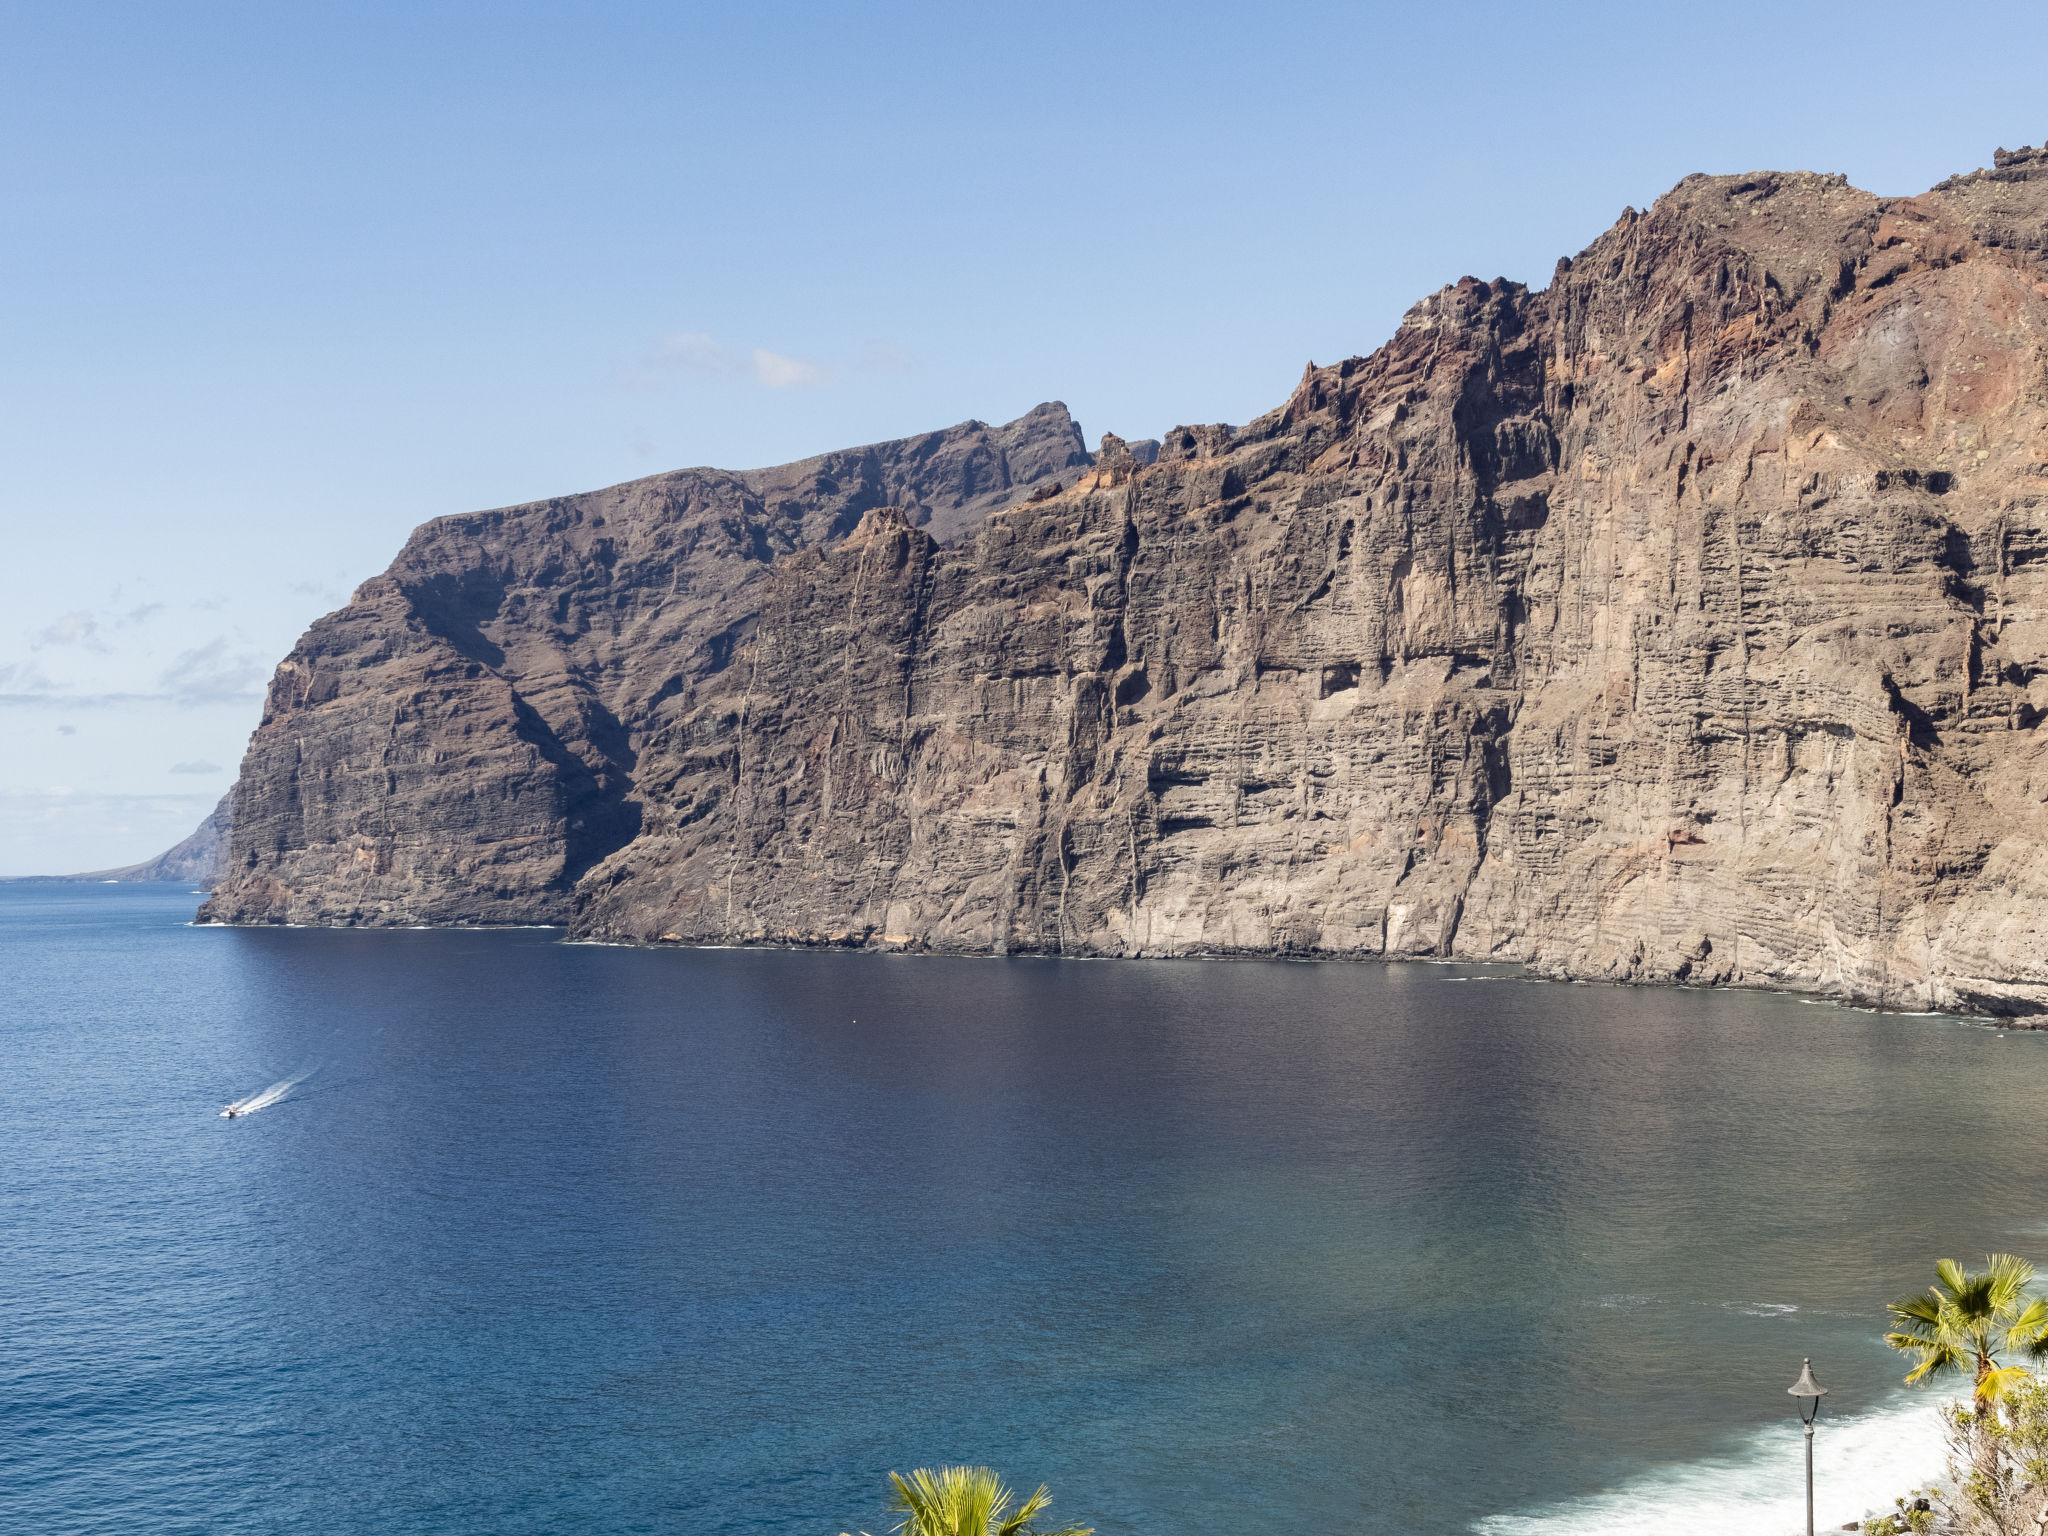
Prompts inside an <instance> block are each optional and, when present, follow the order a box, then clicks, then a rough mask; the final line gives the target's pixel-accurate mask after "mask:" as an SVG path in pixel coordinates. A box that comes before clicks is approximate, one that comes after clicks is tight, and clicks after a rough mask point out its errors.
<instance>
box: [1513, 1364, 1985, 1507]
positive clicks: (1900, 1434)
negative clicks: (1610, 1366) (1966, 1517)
mask: <svg viewBox="0 0 2048 1536" xmlns="http://www.w3.org/2000/svg"><path fill="white" fill-rule="evenodd" d="M1805 1456H1806V1452H1805V1448H1804V1445H1803V1442H1802V1437H1801V1435H1800V1433H1799V1423H1798V1421H1797V1419H1795V1418H1794V1417H1793V1416H1792V1415H1791V1414H1790V1413H1789V1412H1788V1413H1787V1414H1786V1416H1785V1423H1784V1425H1783V1426H1781V1427H1774V1428H1771V1429H1768V1430H1758V1431H1757V1432H1756V1433H1755V1434H1753V1435H1751V1436H1750V1437H1749V1439H1748V1441H1747V1442H1746V1443H1745V1444H1743V1445H1742V1446H1741V1447H1740V1448H1738V1449H1737V1450H1735V1451H1733V1452H1731V1453H1729V1454H1727V1455H1725V1456H1718V1457H1712V1458H1709V1459H1707V1460H1704V1461H1694V1462H1686V1463H1683V1464H1681V1465H1678V1466H1671V1467H1660V1468H1658V1469H1656V1470H1655V1471H1651V1472H1646V1473H1644V1474H1642V1475H1641V1476H1639V1477H1636V1478H1633V1479H1631V1480H1630V1481H1629V1482H1627V1483H1625V1484H1623V1485H1622V1486H1621V1487H1619V1488H1615V1489H1613V1490H1611V1491H1609V1492H1606V1493H1600V1494H1594V1495H1592V1496H1590V1497H1587V1498H1583V1499H1573V1500H1570V1501H1568V1502H1566V1503H1563V1504H1557V1505H1552V1506H1550V1507H1548V1508H1544V1509H1537V1510H1532V1511H1528V1512H1524V1513H1520V1514H1508V1515H1489V1516H1487V1517H1486V1518H1485V1519H1483V1520H1480V1521H1478V1522H1477V1523H1475V1524H1474V1525H1473V1527H1472V1529H1473V1530H1474V1531H1475V1532H1476V1533H1478V1536H1624V1533H1626V1536H1642V1533H1644V1532H1655V1533H1656V1536H1733V1533H1736V1532H1740V1533H1742V1536H1796V1533H1798V1532H1802V1531H1804V1530H1805V1529H1806V1462H1805ZM1946 1458H1947V1451H1946V1447H1945V1443H1944V1438H1943V1433H1942V1424H1941V1405H1940V1399H1938V1398H1936V1397H1935V1396H1933V1395H1932V1394H1916V1395H1913V1396H1903V1395H1902V1396H1900V1397H1899V1398H1897V1399H1896V1400H1894V1401H1893V1402H1892V1403H1890V1404H1888V1405H1887V1406H1885V1407H1884V1408H1881V1409H1879V1410H1878V1411H1877V1412H1875V1413H1869V1414H1864V1415H1861V1416H1859V1417H1857V1418H1853V1419H1845V1420H1842V1421H1840V1422H1838V1423H1832V1424H1831V1423H1829V1422H1828V1421H1827V1420H1826V1419H1825V1418H1823V1419H1822V1420H1821V1423H1820V1428H1819V1431H1818V1433H1817V1434H1816V1435H1815V1438H1814V1442H1813V1482H1814V1525H1815V1528H1816V1529H1819V1530H1839V1529H1841V1527H1842V1525H1843V1523H1844V1522H1845V1521H1849V1520H1857V1521H1861V1520H1862V1519H1864V1518H1865V1517H1866V1516H1869V1515H1872V1514H1876V1513H1879V1512H1881V1511H1888V1510H1890V1509H1891V1507H1892V1500H1894V1499H1896V1498H1898V1497H1899V1496H1900V1495H1901V1494H1910V1493H1913V1492H1914V1491H1916V1490H1918V1489H1921V1488H1924V1487H1926V1486H1928V1485H1929V1484H1931V1483H1933V1482H1935V1481H1937V1480H1938V1479H1939V1478H1940V1477H1941V1474H1942V1469H1943V1465H1944V1463H1945V1461H1946Z"/></svg>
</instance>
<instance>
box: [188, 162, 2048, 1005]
mask: <svg viewBox="0 0 2048 1536" xmlns="http://www.w3.org/2000/svg"><path fill="white" fill-rule="evenodd" d="M2044 708H2048V154H2044V153H2042V152H2036V151H2021V152H2019V153H2016V154H2006V153H2004V152H2001V153H2000V155H1999V156H1998V158H1997V161H1996V163H1995V165H1994V167H1993V168H1992V169H1991V170H1988V171H1980V172H1977V173H1975V174H1972V175H1968V176H1961V177H1957V178H1954V179H1952V180H1950V181H1947V182H1944V183H1943V184H1942V185H1940V186H1938V187H1936V188H1934V189H1933V190H1932V191H1930V192H1927V193H1925V194H1923V195H1921V196H1918V197H1912V198H1893V199H1887V198H1878V197H1874V196H1871V195H1870V194H1867V193H1864V192H1861V191H1858V190H1857V189H1855V188H1853V187H1851V186H1849V185H1847V183H1846V182H1844V181H1843V180H1842V179H1841V178H1839V177H1829V176H1817V175H1807V174H1759V175H1749V176H1739V177H1693V178H1690V179H1689V180H1687V181H1685V182H1683V183H1681V184H1680V185H1679V186H1678V187H1676V188H1675V189H1674V190H1673V191H1671V192H1670V193H1669V194H1667V195H1666V196H1665V197H1664V198H1662V199H1660V200H1659V201H1658V203H1657V204H1656V205H1655V206H1654V207H1653V208H1651V209H1650V210H1649V211H1648V212H1646V213H1637V212H1635V211H1633V210H1631V211H1628V212H1626V213H1625V214H1624V215H1623V217H1622V218H1621V220H1620V222H1619V223H1617V224H1616V225H1615V227H1614V228H1612V229H1611V230H1609V231H1608V232H1607V233H1605V234H1604V235H1602V236H1601V237H1600V238H1599V239H1598V240H1596V241H1595V242H1594V243H1593V244H1592V245H1591V246H1590V247H1589V248H1588V249H1587V250H1586V251H1585V252H1583V253H1582V254H1581V255H1579V256H1578V257H1576V258H1574V259H1572V260H1570V261H1566V262H1561V263H1559V265H1558V269H1557V272H1556V275H1555V277H1554V278H1553V280H1552V282H1551V284H1550V286H1549V287H1548V288H1547V289H1544V290H1542V291H1540V292H1534V291H1531V290H1529V289H1527V288H1524V287H1522V286H1521V285H1519V284H1515V283H1511V282H1506V281H1496V282H1490V283H1489V282H1480V281H1476V280H1473V279H1469V278H1468V279H1465V280H1464V281H1461V282H1459V283H1457V284H1455V285H1453V286H1451V287H1449V288H1446V289H1444V290H1443V291H1442V292H1440V293H1437V294H1435V295H1433V296H1432V297H1430V298H1429V299H1427V300H1425V301H1424V302H1423V303H1421V304H1419V305H1417V306H1416V308H1415V309H1414V310H1413V311H1411V312H1410V314H1409V315H1408V317H1407V318H1406V320H1405V321H1404V322H1403V324H1402V326H1401V328H1400V330H1399V332H1398V333H1397V334H1396V335H1395V336H1394V338H1393V339H1392V340H1391V341H1389V342H1388V343H1387V344H1386V345H1385V346H1384V347H1382V348H1381V349H1380V350H1379V351H1378V352H1376V353H1374V354H1373V355H1372V356H1370V357H1366V358H1353V359H1350V360H1348V361H1346V362H1343V363H1339V364H1336V365H1334V366H1329V367H1314V366H1311V367H1310V368H1309V369H1308V370H1307V372H1306V373H1305V374H1304V375H1303V377H1302V379H1301V382H1300V384H1299V385H1298V386H1297V387H1296V389H1295V391H1294V393H1293V395H1292V397H1291V398H1290V399H1288V401H1287V402H1286V403H1285V404H1284V405H1282V406H1281V407H1280V408H1279V409H1278V410H1275V411H1274V412H1272V413H1271V414H1269V415H1267V416H1265V417H1262V418H1261V419H1259V420H1257V421H1255V422H1253V423H1251V424H1250V425H1249V426H1246V427H1242V428H1230V427H1221V426H1209V427H1192V428H1181V429H1176V430H1175V431H1173V432H1171V433H1169V434H1167V436H1166V437H1165V438H1164V439H1163V440H1162V441H1161V442H1160V443H1159V444H1157V445H1156V446H1155V445H1151V444H1147V445H1144V446H1143V448H1142V449H1135V448H1133V447H1132V446H1130V445H1126V444H1123V443H1121V442H1119V441H1118V440H1116V439H1115V438H1105V439H1104V440H1103V445H1102V448H1101V451H1100V452H1099V453H1098V454H1096V455H1094V456H1092V457H1091V456H1090V455H1088V454H1086V453H1085V452H1084V451H1083V450H1082V446H1081V443H1080V439H1079V434H1078V432H1077V430H1076V429H1075V428H1074V426H1073V423H1072V422H1071V421H1070V420H1069V419H1068V417H1067V415H1066V412H1065V411H1064V409H1062V408H1060V407H1057V406H1045V407H1041V408H1040V409H1039V410H1037V411H1035V412H1033V413H1032V414H1031V415H1030V416H1027V417H1025V418H1024V419H1023V420H1021V421H1019V422H1015V423H1012V424H1010V425H1009V426H1007V427H1003V428H999V429H991V428H987V427H984V426H981V425H979V424H969V425H967V426H963V427H959V428H955V429H953V430H951V431H949V432H941V433H935V434H931V435H930V436H927V437H924V438H918V439H912V440H909V441H906V442H902V443H893V444H887V445H882V446H879V447H874V448H867V449H860V450H855V451H852V452H849V453H844V454H836V455H829V456H827V457H825V458H822V459H815V460H809V461H806V462H805V463H803V464H799V465H792V466H789V467H787V468H784V469H778V470H770V471H762V472H756V473H751V474H724V473H720V472H714V471H686V472H683V473H680V474H675V475H665V476H659V477H656V478H655V479H652V480H644V481H638V482H635V483H633V484H630V485H625V486H620V487H615V488H613V489H611V490H608V491H601V492H596V493H593V494H590V495H586V496H577V497H569V498H564V499H561V500H557V501H550V502H545V503H537V504H534V505H531V506H526V507H517V508H512V509H508V510H505V511H499V512H489V513H481V514H475V515H471V516H467V517H459V518H450V519H444V520H442V521H440V522H437V523H433V524H430V525H428V526H427V527H426V528H423V529H422V530H421V531H420V532H419V533H418V534H417V535H415V536H414V538H413V539H412V541H411V542H410V543H409V544H408V545H407V547H406V548H405V550H404V551H403V552H402V553H401V554H400V556H399V558H398V560H397V561H396V563H394V565H393V566H392V568H391V569H390V571H388V572H387V573H386V574H384V575H383V576H381V577H378V578H376V579H375V580H373V581H371V582H369V583H367V584H366V585H365V586H364V587H363V588H361V589H360V590H359V591H358V592H357V594H356V596H355V598H354V600H353V601H352V602H351V603H350V605H349V606H348V607H346V608H344V609H343V610H341V611H340V612H338V613H336V614H333V615H331V616H329V617H328V618H326V619H323V620H322V621H320V623H318V624H316V625H315V626H314V627H313V629H312V630H311V631H309V632H308V634H307V635H306V637H305V639H304V640H303V641H302V642H301V643H300V645H299V647H298V649H297V650H295V651H294V652H293V653H292V655H291V656H290V657H288V658H287V659H286V661H285V662H284V664H283V665H282V666H281V667H280V669H279V671H278V674H277V678H276V680H275V681H274V682H273V684H272V685H271V690H270V695H269V700H268V703H267V706H266V709H265V713H264V718H263V722H262V725H261V726H260V728H259V729H258V730H257V732H256V734H255V736H254V738H253V740H252V742H251V744H250V748H249V753H248V756H247V758H246V760H245V762H244V764H243V771H242V778H241V783H240V787H239V796H240V799H239V807H238V811H237V815H236V821H235V827H234V833H233V838H232V846H231V849H230V852H229V856H228V859H227V868H226V871H225V873H224V877H223V881H222V883H221V885H220V887H219V888H218V890H217V891H216V894H215V896H214V898H213V900H212V901H211V902H209V903H208V905H207V907H206V909H205V915H206V916H207V917H209V918H212V919H216V920H233V921H281V920H292V921H301V922H329V923H395V922H405V923H413V922H510V921H522V922H537V921H547V922H563V923H567V924H568V925H570V927H571V928H572V929H573V930H574V931H575V932H577V933H579V934H583V935H588V936H593V937H605V938H612V939H629V940H641V941H651V942H664V941H665V942H693V941H703V940H717V941H722V942H723V941H760V942H795V943H821V942H823V943H846V944H867V945H881V946H892V947H908V948H928V949H948V950H967V951H981V952H987V951H997V952H1001V951H1006V950H1031V951H1050V952H1060V953H1067V954H1108V955H1162V954H1184V953H1198V952H1230V951H1234V952H1260V953H1271V952H1284V953H1291V954H1340V955H1380V954H1393V955H1452V956H1461V957H1469V958H1472V959H1487V960H1515V961H1522V962H1526V963H1530V964H1533V965H1535V966H1537V967H1539V968H1542V969H1544V970H1547V971H1551V972H1556V973H1560V974H1570V975H1579V976H1590V977H1612V978H1626V979H1641V980H1674V981H1686V982H1695V983H1744V984H1752V985H1780V986H1794V987H1802V988H1813V989H1819V990H1824V991H1830V992H1834V993H1837V994H1840V995H1844V996H1849V997H1853V998H1857V999H1863V1000H1869V1001H1874V1002H1878V1003H1883V1004H1888V1005H1910V1006H1928V1005H1932V1006H1938V1007H1948V1008H1963V1009H1984V1010H1990V1011H1995V1012H2010V1013H2027V1012H2034V1011H2039V1010H2043V1009H2048V942H2044V941H2048V907H2044V901H2048V751H2044V741H2048V735H2044V733H2043V732H2041V731H2040V730H2039V729H2038V726H2039V723H2040V720H2041V717H2042V713H2043V710H2044Z"/></svg>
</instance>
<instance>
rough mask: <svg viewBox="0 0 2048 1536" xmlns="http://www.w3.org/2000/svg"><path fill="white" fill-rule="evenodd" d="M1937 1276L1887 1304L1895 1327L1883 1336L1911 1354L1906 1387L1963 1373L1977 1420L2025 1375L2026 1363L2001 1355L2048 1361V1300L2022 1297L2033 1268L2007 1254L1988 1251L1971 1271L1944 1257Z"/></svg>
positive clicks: (1938, 1264)
mask: <svg viewBox="0 0 2048 1536" xmlns="http://www.w3.org/2000/svg"><path fill="white" fill-rule="evenodd" d="M1934 1273H1935V1277H1936V1278H1935V1283H1934V1284H1933V1285H1930V1286H1929V1287H1928V1288H1927V1289H1926V1290H1925V1291H1923V1292H1921V1293H1920V1294H1919V1295H1917V1296H1908V1297H1907V1298H1906V1299H1905V1300H1903V1301H1895V1302H1893V1303H1892V1304H1891V1306H1890V1307H1889V1308H1887V1309H1886V1310H1888V1311H1889V1312H1890V1313H1891V1315H1892V1321H1893V1323H1894V1324H1896V1325H1897V1326H1896V1329H1895V1331H1894V1332H1891V1333H1888V1334H1886V1335H1885V1336H1884V1341H1885V1343H1887V1344H1889V1345H1891V1347H1892V1348H1893V1349H1896V1350H1897V1351H1899V1353H1900V1354H1902V1355H1910V1356H1912V1357H1913V1361H1914V1364H1913V1369H1912V1370H1911V1371H1909V1372H1907V1374H1906V1384H1907V1385H1908V1386H1912V1385H1914V1384H1916V1383H1918V1382H1922V1381H1925V1380H1927V1379H1928V1378H1929V1377H1930V1376H1942V1375H1957V1376H1961V1375H1968V1376H1969V1377H1970V1378H1971V1379H1972V1381H1973V1383H1974V1387H1973V1391H1972V1396H1973V1397H1974V1399H1975V1402H1976V1407H1977V1417H1978V1419H1980V1420H1988V1419H1989V1418H1990V1416H1991V1410H1992V1405H1993V1404H1994V1403H1996V1402H1997V1401H1998V1400H1999V1399H2000V1398H2001V1397H2003V1396H2004V1395H2005V1393H2006V1392H2007V1390H2009V1389H2010V1388H2012V1387H2013V1386H2016V1385H2017V1384H2018V1383H2019V1382H2020V1381H2021V1380H2022V1379H2023V1378H2024V1377H2025V1376H2026V1375H2027V1370H2026V1367H2025V1366H2021V1365H2002V1364H2000V1363H1999V1356H2000V1355H2001V1354H2004V1355H2021V1356H2024V1357H2026V1358H2027V1359H2029V1360H2042V1359H2048V1301H2044V1300H2042V1299H2041V1298H2040V1297H2038V1296H2029V1295H2028V1294H2027V1287H2028V1286H2030V1285H2031V1284H2032V1283H2033V1280H2034V1266H2033V1265H2031V1264H2029V1263H2028V1262H2027V1261H2026V1260H2025V1259H2020V1258H2015V1257H2014V1256H2013V1255H2012V1254H2009V1253H1994V1254H1991V1255H1990V1256H1989V1257H1987V1258H1986V1259H1985V1260H1984V1268H1983V1269H1982V1270H1980V1271H1978V1272H1976V1273H1974V1274H1973V1273H1971V1272H1969V1271H1968V1270H1965V1269H1964V1268H1963V1266H1962V1265H1960V1264H1958V1263H1957V1262H1956V1261H1955V1260H1954V1259H1942V1260H1941V1261H1940V1262H1938V1263H1937V1264H1936V1265H1935V1266H1934Z"/></svg>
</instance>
